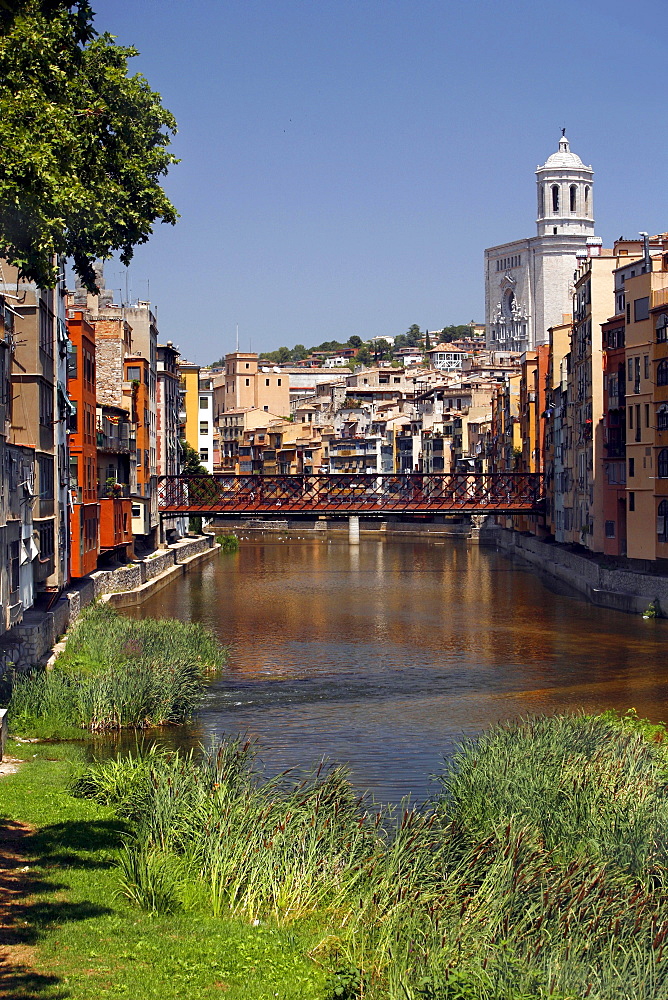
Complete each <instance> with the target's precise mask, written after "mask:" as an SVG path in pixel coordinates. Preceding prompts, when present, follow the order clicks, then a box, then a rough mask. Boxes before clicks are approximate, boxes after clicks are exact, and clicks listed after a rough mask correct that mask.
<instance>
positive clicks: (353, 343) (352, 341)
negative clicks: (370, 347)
mask: <svg viewBox="0 0 668 1000" xmlns="http://www.w3.org/2000/svg"><path fill="white" fill-rule="evenodd" d="M348 344H349V346H350V347H361V346H362V338H361V337H358V336H357V334H356V333H354V334H353V335H352V337H348Z"/></svg>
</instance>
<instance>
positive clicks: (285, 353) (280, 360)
mask: <svg viewBox="0 0 668 1000" xmlns="http://www.w3.org/2000/svg"><path fill="white" fill-rule="evenodd" d="M290 353H291V352H290V348H289V347H279V349H278V350H277V351H276V363H277V364H279V365H284V364H286V362H288V361H289V360H290Z"/></svg>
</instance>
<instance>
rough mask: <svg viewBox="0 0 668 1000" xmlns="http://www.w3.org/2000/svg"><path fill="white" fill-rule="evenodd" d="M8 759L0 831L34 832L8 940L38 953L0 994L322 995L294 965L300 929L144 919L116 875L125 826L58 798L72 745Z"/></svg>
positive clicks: (319, 980) (76, 998)
mask: <svg viewBox="0 0 668 1000" xmlns="http://www.w3.org/2000/svg"><path fill="white" fill-rule="evenodd" d="M8 752H9V753H13V754H14V755H16V756H22V755H23V756H29V758H30V759H29V761H28V762H27V763H26V764H24V765H23V766H22V768H21V769H20V770H19V772H18V774H16V775H12V776H8V777H4V778H0V817H1V818H0V825H3V826H5V827H6V826H7V825H8V824H10V823H11V821H13V820H14V821H15V820H20V821H22V822H25V823H30V824H33V825H34V826H35V827H36V830H35V832H34V833H33V834H31V835H30V836H29V837H28V838H27V839H26V841H25V843H24V848H23V849H24V851H25V853H26V854H27V855H28V856H29V859H30V860H29V865H30V873H29V878H30V882H31V886H32V889H31V892H32V895H30V896H29V897H28V898H26V899H25V900H23V901H22V903H21V904H20V908H19V909H20V912H18V913H17V915H16V916H17V927H16V933H15V938H14V939H15V940H17V943H24V944H32V945H35V946H36V949H37V950H36V952H35V955H34V961H33V962H32V966H31V967H30V968H24V969H23V970H21V969H15V970H13V971H12V970H11V969H10V970H7V969H6V967H4V968H3V972H2V975H1V976H0V992H2V991H4V995H7V996H12V997H16V998H24V997H25V998H28V997H32V998H37V997H39V998H44V1000H56V998H61V997H68V998H72V1000H98V998H99V996H100V994H101V993H103V994H104V995H105V996H107V997H110V998H116V997H118V998H121V997H132V998H135V997H156V998H165V1000H170V998H179V1000H181V998H191V997H198V998H199V997H201V998H209V997H211V998H214V997H217V998H220V997H221V996H224V997H225V998H226V1000H227V998H229V1000H265V998H266V1000H269V998H272V1000H273V998H275V997H281V998H285V1000H288V998H289V1000H301V998H305V1000H307V998H323V997H324V996H325V976H324V973H323V972H322V971H321V970H320V969H319V967H318V966H317V964H315V963H313V962H311V961H310V960H309V959H308V958H305V957H304V954H305V952H306V951H307V950H308V948H309V947H310V946H311V944H312V934H310V933H309V932H308V930H304V931H295V930H294V929H293V930H292V931H290V932H288V931H285V930H281V929H279V928H276V927H274V926H271V925H269V924H262V925H259V926H255V927H254V926H252V925H249V924H248V923H244V922H242V921H240V920H232V919H225V920H221V919H215V918H213V917H211V916H209V915H207V914H206V913H202V912H195V911H192V912H189V913H180V914H176V915H167V916H163V915H156V914H149V913H146V912H144V911H142V910H140V909H138V908H137V907H134V906H132V905H131V904H129V903H128V902H127V901H126V899H125V897H123V895H122V894H121V893H120V892H119V889H120V885H119V870H118V867H117V860H118V857H119V852H120V851H121V850H122V843H123V839H124V838H125V837H126V836H127V833H128V831H127V828H126V825H125V823H124V822H123V821H122V820H119V818H118V817H117V816H116V814H115V813H114V812H113V811H112V809H111V808H109V807H107V806H103V805H100V804H98V803H96V802H93V801H90V800H87V799H81V798H74V797H73V796H72V795H70V794H69V792H68V788H69V785H70V782H71V780H72V778H73V776H74V775H75V774H76V773H77V772H78V771H79V770H80V769H81V762H82V760H83V752H82V750H81V749H80V748H77V747H72V746H70V745H63V744H61V745H58V746H57V747H54V746H53V745H49V746H45V745H39V744H14V743H10V744H9V746H8ZM48 758H57V759H55V760H50V759H48Z"/></svg>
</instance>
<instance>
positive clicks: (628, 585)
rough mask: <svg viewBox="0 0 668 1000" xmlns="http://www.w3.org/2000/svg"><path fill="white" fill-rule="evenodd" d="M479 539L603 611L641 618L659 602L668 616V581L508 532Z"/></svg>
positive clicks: (484, 533)
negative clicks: (609, 610)
mask: <svg viewBox="0 0 668 1000" xmlns="http://www.w3.org/2000/svg"><path fill="white" fill-rule="evenodd" d="M480 538H481V541H482V542H484V543H485V544H492V545H496V546H497V547H498V548H500V549H501V550H502V551H503V552H507V553H508V554H510V555H515V556H518V557H520V558H521V559H523V560H524V561H525V562H528V563H530V564H531V565H532V566H533V567H535V568H536V569H537V570H538V571H539V572H541V573H545V574H547V575H548V576H550V577H552V578H553V579H555V580H559V581H560V582H561V583H564V584H566V585H567V586H568V587H569V588H571V589H573V590H576V591H577V592H578V593H579V594H581V595H582V596H583V597H586V598H587V599H588V600H590V601H591V602H592V603H593V604H597V605H599V606H600V607H605V608H612V609H614V610H617V611H627V612H630V613H631V614H642V613H643V612H644V611H645V610H646V609H647V607H648V605H649V604H650V603H651V602H652V601H654V600H658V601H659V603H660V605H661V610H662V614H663V616H668V577H665V576H658V575H657V576H655V575H653V574H651V573H636V572H634V571H633V570H630V569H618V568H611V567H608V566H605V564H602V562H599V561H598V560H597V559H596V558H588V557H587V556H581V555H578V554H577V553H576V552H570V551H569V550H568V549H565V548H563V547H562V546H560V545H557V544H556V543H554V542H552V543H550V542H544V541H541V540H540V539H538V538H535V537H534V536H533V535H522V534H521V533H520V532H517V531H510V530H508V529H507V528H500V527H496V526H491V527H485V528H483V529H482V530H481V536H480Z"/></svg>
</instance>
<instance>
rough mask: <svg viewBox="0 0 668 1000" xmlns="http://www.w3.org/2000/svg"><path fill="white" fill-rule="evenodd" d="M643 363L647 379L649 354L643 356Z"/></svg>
mask: <svg viewBox="0 0 668 1000" xmlns="http://www.w3.org/2000/svg"><path fill="white" fill-rule="evenodd" d="M643 361H644V364H645V367H644V372H645V378H649V354H645V356H644V358H643ZM648 426H649V425H648Z"/></svg>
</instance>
